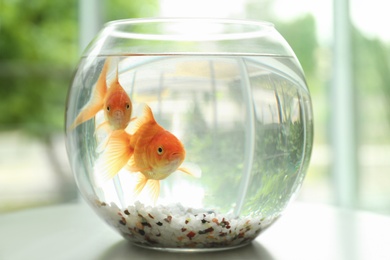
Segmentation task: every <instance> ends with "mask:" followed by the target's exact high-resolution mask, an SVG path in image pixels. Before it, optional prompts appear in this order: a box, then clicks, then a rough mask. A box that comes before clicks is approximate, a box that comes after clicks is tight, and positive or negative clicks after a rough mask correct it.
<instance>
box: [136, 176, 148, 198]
mask: <svg viewBox="0 0 390 260" xmlns="http://www.w3.org/2000/svg"><path fill="white" fill-rule="evenodd" d="M147 181H148V179H146V177H145V175H143V174H142V173H138V176H137V184H136V185H135V188H134V192H135V194H137V195H139V194H140V193H141V191H142V190H143V188H144V187H145V185H146V182H147Z"/></svg>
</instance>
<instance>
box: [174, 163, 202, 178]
mask: <svg viewBox="0 0 390 260" xmlns="http://www.w3.org/2000/svg"><path fill="white" fill-rule="evenodd" d="M178 170H179V171H182V172H184V173H187V174H189V175H191V176H193V177H195V178H200V177H201V176H202V169H201V168H200V167H199V166H198V165H197V164H195V163H190V162H185V163H183V164H182V165H181V166H180V167H179V168H178Z"/></svg>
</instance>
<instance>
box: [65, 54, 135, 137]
mask: <svg viewBox="0 0 390 260" xmlns="http://www.w3.org/2000/svg"><path fill="white" fill-rule="evenodd" d="M108 65H109V60H108V59H107V60H106V62H105V63H104V66H103V69H102V72H101V73H100V76H99V79H98V81H97V83H96V86H95V88H94V90H93V92H92V96H91V99H90V100H89V102H88V103H87V104H86V105H85V106H84V107H83V108H82V109H81V111H80V113H79V115H78V116H77V117H76V119H75V121H74V122H73V124H72V125H71V127H70V128H71V129H73V128H75V127H76V126H78V125H79V124H81V123H84V122H85V121H87V120H89V119H91V118H93V117H94V116H95V115H96V114H97V113H98V112H99V111H100V110H102V109H104V117H105V120H106V121H105V122H104V123H103V124H102V125H100V126H99V127H101V126H105V127H108V128H110V130H117V129H125V128H126V127H127V125H128V124H129V122H130V118H131V113H132V109H133V106H132V103H131V100H130V97H129V96H128V95H127V93H126V91H125V90H124V89H123V87H122V86H121V84H120V83H119V80H118V68H117V70H116V76H115V79H114V80H113V81H112V82H111V84H110V87H107V83H106V76H107V70H108Z"/></svg>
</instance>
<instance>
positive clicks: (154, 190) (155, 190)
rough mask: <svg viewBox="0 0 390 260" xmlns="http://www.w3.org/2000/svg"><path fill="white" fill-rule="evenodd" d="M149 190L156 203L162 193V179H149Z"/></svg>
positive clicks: (147, 187) (147, 186)
mask: <svg viewBox="0 0 390 260" xmlns="http://www.w3.org/2000/svg"><path fill="white" fill-rule="evenodd" d="M146 189H147V192H148V194H149V196H150V198H151V199H152V200H153V202H154V203H156V202H157V199H158V196H159V195H160V181H159V180H151V179H149V180H148V182H147V185H146Z"/></svg>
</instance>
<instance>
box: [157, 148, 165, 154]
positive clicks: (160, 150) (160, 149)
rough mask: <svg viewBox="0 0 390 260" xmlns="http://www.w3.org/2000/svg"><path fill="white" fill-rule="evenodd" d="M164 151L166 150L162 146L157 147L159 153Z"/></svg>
mask: <svg viewBox="0 0 390 260" xmlns="http://www.w3.org/2000/svg"><path fill="white" fill-rule="evenodd" d="M163 152H164V149H163V148H162V147H161V146H160V147H159V148H157V153H158V154H159V155H162V153H163Z"/></svg>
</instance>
